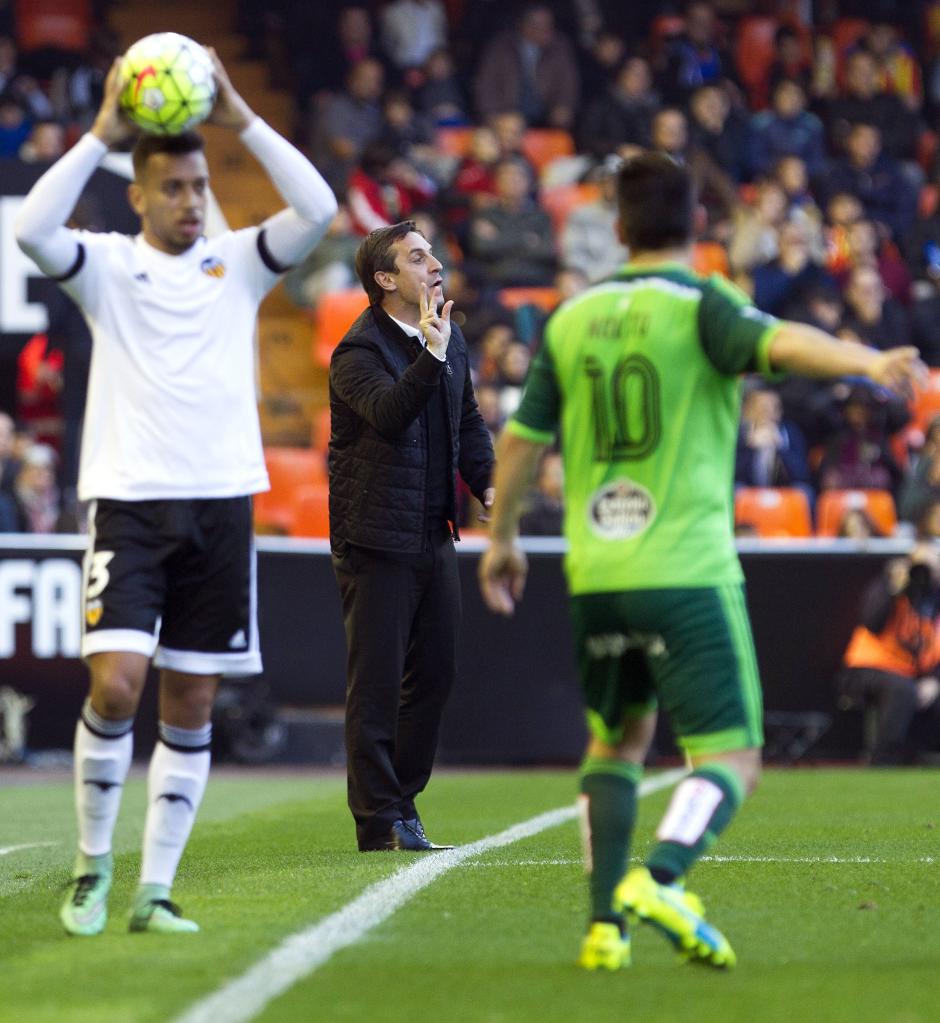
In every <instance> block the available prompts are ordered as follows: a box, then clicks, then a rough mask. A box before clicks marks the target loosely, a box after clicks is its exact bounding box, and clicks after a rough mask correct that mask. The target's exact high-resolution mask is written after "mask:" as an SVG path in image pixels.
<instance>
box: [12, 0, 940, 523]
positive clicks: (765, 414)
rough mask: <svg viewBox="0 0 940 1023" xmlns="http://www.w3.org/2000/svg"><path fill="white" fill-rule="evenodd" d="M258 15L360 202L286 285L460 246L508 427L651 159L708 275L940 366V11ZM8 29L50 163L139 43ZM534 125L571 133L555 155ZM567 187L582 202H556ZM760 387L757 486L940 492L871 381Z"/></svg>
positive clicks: (764, 6) (731, 5) (258, 37)
mask: <svg viewBox="0 0 940 1023" xmlns="http://www.w3.org/2000/svg"><path fill="white" fill-rule="evenodd" d="M237 11H238V26H237V27H238V29H239V31H240V32H241V33H242V35H243V36H244V40H245V56H246V57H248V58H254V59H258V60H264V61H266V62H267V64H268V67H269V76H270V80H271V83H272V85H274V86H275V87H279V88H282V89H285V90H289V93H290V95H291V97H292V99H291V100H290V102H291V103H292V105H293V110H294V134H295V139H296V141H297V142H298V144H300V145H302V146H303V147H304V148H306V149H307V151H308V152H309V153H310V154H311V156H312V157H313V159H314V160H315V161H316V163H317V165H318V166H319V167H320V168H321V169H322V170H323V172H324V173H325V174H326V176H327V177H328V180H329V181H330V183H331V184H332V186H333V188H334V189H335V191H336V192H337V195H338V196H339V197H340V199H341V201H342V208H341V211H340V214H339V216H338V217H337V220H336V222H335V224H334V225H333V228H332V229H331V231H330V233H329V235H328V236H327V238H326V239H325V241H324V243H323V244H322V245H321V246H320V247H319V248H318V249H317V251H316V252H315V253H314V254H312V256H311V257H310V258H309V259H308V261H307V262H306V263H305V264H304V265H303V266H302V267H299V268H297V269H296V270H295V271H294V272H293V273H292V274H291V275H290V277H289V278H288V291H289V294H290V295H291V297H292V298H293V299H294V301H295V302H297V304H298V305H301V306H307V307H315V306H316V304H317V302H318V301H319V300H320V299H321V297H322V295H323V294H324V293H325V292H327V291H331V290H336V289H338V288H346V287H350V286H354V284H355V279H354V274H353V269H352V261H353V255H354V252H355V248H356V245H357V243H358V240H359V239H360V238H361V237H362V236H364V235H365V234H366V233H368V231H370V230H372V229H373V228H375V227H377V226H381V225H383V224H387V223H393V222H395V221H398V220H401V219H409V218H411V219H415V220H417V221H418V223H419V224H420V226H421V229H422V230H423V231H424V232H425V233H426V234H427V236H428V237H429V239H431V240H432V242H433V244H434V246H435V249H436V251H438V252H439V253H442V254H446V257H445V263H446V265H447V268H448V278H447V285H446V291H447V293H448V297H451V298H454V299H455V302H456V305H455V315H456V316H457V318H458V320H459V322H460V323H461V327H462V329H463V331H464V333H465V335H466V336H467V339H468V342H469V344H470V346H471V349H472V352H473V358H474V369H475V373H476V385H477V394H478V400H479V403H480V406H481V409H482V410H483V413H484V416H485V418H486V421H487V423H488V425H489V426H490V428H491V429H492V430H493V431H494V433H495V432H497V431H498V430H499V429H500V428H501V426H502V424H503V423H504V422H505V420H506V418H507V416H509V415H510V414H511V413H512V411H513V409H514V408H515V406H516V404H517V403H518V400H519V396H520V393H521V386H522V382H523V379H524V376H525V371H526V368H527V366H528V363H529V360H530V358H531V356H532V354H533V352H534V351H535V350H536V349H537V346H538V344H539V343H540V339H541V331H542V328H543V325H544V323H545V320H546V318H547V315H548V312H549V310H550V308H551V306H552V303H553V302H557V301H558V300H560V299H563V298H565V297H570V296H571V295H574V294H577V293H578V292H579V291H580V290H582V289H583V288H584V287H586V286H588V285H589V284H591V283H593V282H595V281H598V280H600V279H603V278H604V277H606V276H608V275H610V274H611V273H613V272H614V271H615V270H616V268H617V267H618V266H619V265H620V264H621V263H622V262H623V260H624V259H625V258H626V256H627V253H626V251H625V249H624V248H623V246H622V245H621V244H620V242H619V241H618V239H617V236H616V231H615V220H616V211H615V198H614V191H613V184H614V175H615V173H616V169H617V166H618V165H619V162H620V161H621V160H622V159H624V158H625V157H628V156H629V155H630V154H631V153H634V152H636V151H638V150H639V149H641V148H653V149H658V150H660V151H662V152H666V153H668V154H669V155H670V156H671V157H672V158H673V159H675V160H677V161H679V162H681V163H683V164H685V165H687V166H688V167H689V169H690V170H691V172H692V174H693V175H694V177H695V179H696V181H697V183H698V186H699V193H700V197H701V206H702V215H701V218H700V238H699V246H698V251H697V254H696V265H697V267H698V268H700V269H707V270H711V269H718V270H719V271H720V272H724V273H726V274H727V275H728V276H729V277H730V278H731V279H732V280H733V281H735V283H737V284H738V285H739V286H740V287H741V288H742V289H744V290H745V291H746V292H747V293H748V294H750V295H751V296H752V297H753V299H754V302H755V304H756V305H757V306H758V307H760V308H761V309H763V310H765V311H767V312H770V313H773V314H777V315H780V316H785V317H789V318H794V319H798V320H803V321H807V322H811V323H815V324H817V325H819V326H821V327H824V328H825V329H826V330H829V331H830V332H833V333H835V334H837V335H839V336H842V337H845V338H857V339H860V340H862V341H864V342H865V343H867V344H871V345H874V346H876V347H889V346H893V345H896V344H901V343H906V342H911V343H913V344H915V345H917V346H918V348H919V349H920V351H921V353H922V355H923V357H924V359H925V361H926V362H927V363H928V365H930V366H933V367H940V290H938V289H940V211H938V204H937V197H938V186H940V164H938V160H937V154H936V150H937V134H936V129H937V127H938V125H940V0H924V2H919V3H905V2H900V0H897V2H891V0H872V2H867V3H864V4H862V3H853V2H852V0H815V2H810V0H765V2H762V3H743V2H737V0H714V2H709V0H691V2H688V3H684V4H682V3H669V2H662V3H659V4H641V5H630V4H619V3H614V2H612V0H577V2H576V0H544V2H539V0H535V2H528V3H522V4H513V3H498V2H496V0H447V2H445V0H384V2H380V0H374V2H360V3H342V2H324V3H317V4H311V3H306V2H299V0H274V2H269V0H265V2H264V3H262V2H261V0H240V2H239V3H238V5H237ZM104 23H106V22H105V21H103V22H102V24H104ZM4 31H6V32H7V33H8V34H7V35H0V155H4V156H19V158H20V159H23V160H35V161H48V160H52V159H54V158H55V157H56V156H57V155H59V153H60V152H61V151H62V149H63V147H65V146H67V145H68V144H69V143H70V142H71V141H73V140H74V139H75V138H76V137H77V135H78V134H79V133H80V132H81V131H82V130H83V129H84V128H85V127H87V126H88V124H89V122H90V118H91V117H92V115H93V113H94V111H95V110H96V108H97V105H98V102H99V100H100V95H101V85H102V81H103V76H104V73H105V71H106V69H107V67H108V65H109V63H110V60H111V58H112V56H113V55H114V53H115V52H116V51H117V49H118V45H117V39H116V37H115V36H114V34H113V33H111V32H109V31H108V30H107V29H106V28H100V29H98V30H96V31H95V32H93V33H92V34H91V36H90V38H89V44H88V47H87V49H86V51H85V52H84V53H81V54H78V53H71V52H64V51H63V52H52V53H50V52H48V48H47V49H45V50H42V51H40V52H38V53H20V52H18V49H17V43H16V41H15V40H16V26H15V25H12V24H10V25H4V24H3V23H2V22H0V33H2V32H4ZM285 102H288V100H286V99H285ZM533 130H536V131H542V132H544V131H545V130H550V131H555V132H561V133H563V138H564V139H566V140H568V145H567V146H561V148H560V149H559V152H560V153H561V155H559V156H557V158H555V159H551V160H546V159H543V158H541V157H539V155H538V154H537V153H535V151H534V150H533V148H532V146H531V145H530V144H529V142H530V140H531V138H532V132H533ZM556 137H557V136H556ZM563 195H571V196H576V199H572V200H570V201H568V202H567V203H566V204H565V205H563V206H562V207H560V206H559V205H558V202H559V197H560V196H563ZM507 289H508V290H507ZM48 363H49V358H48V357H45V358H44V359H40V360H39V366H40V368H41V370H42V372H46V371H48V372H50V373H51V372H53V370H54V367H53V368H52V369H48V370H43V369H42V367H43V366H46V364H48ZM42 372H40V375H42ZM750 388H751V389H752V393H750V394H749V395H748V396H747V398H746V401H745V406H744V415H743V417H742V429H741V437H740V443H739V451H738V460H737V466H736V483H737V484H738V485H750V486H757V485H761V486H784V485H785V486H794V487H797V488H799V489H802V490H803V491H804V492H805V493H806V495H807V497H808V499H809V502H810V505H811V507H812V506H813V505H814V503H815V501H816V499H817V496H818V494H819V492H820V491H822V490H825V489H829V488H833V487H840V488H841V487H861V488H883V489H887V490H889V491H890V492H891V493H892V495H893V497H894V498H895V500H896V501H897V503H898V507H899V510H900V513H901V515H902V517H904V518H906V519H907V520H909V521H911V522H917V521H920V520H921V518H922V517H923V514H924V510H925V502H926V501H927V499H928V498H927V496H925V494H926V492H927V491H929V492H930V494H931V495H933V492H934V490H936V491H937V492H938V493H940V484H936V480H935V477H936V476H937V470H936V469H934V468H933V463H934V459H933V446H934V442H933V441H932V440H931V439H930V437H931V436H932V434H931V433H930V432H929V431H927V439H926V440H925V439H924V430H923V427H924V426H926V424H925V423H920V424H915V425H918V426H919V427H920V432H918V430H917V429H912V421H911V411H910V409H909V408H908V407H907V405H906V403H905V402H904V401H900V400H898V399H896V398H895V397H893V396H891V395H887V394H884V393H880V392H877V391H873V390H871V389H870V388H867V387H865V386H863V385H861V384H859V383H857V382H854V381H844V382H841V383H839V384H838V385H836V386H833V387H830V386H825V385H814V384H811V383H805V382H782V383H772V384H770V385H765V384H760V383H757V382H754V383H753V384H751V385H750ZM21 404H22V403H21ZM53 405H54V402H53ZM19 425H22V426H24V427H25V426H26V424H25V423H21V424H19ZM29 435H30V436H32V437H34V439H36V440H42V441H43V442H44V443H46V444H48V445H51V447H52V449H53V450H54V449H55V447H56V445H57V443H58V442H57V440H56V438H55V437H52V438H49V437H40V434H39V433H38V432H37V430H36V429H35V428H34V427H32V428H30V429H29ZM558 471H560V470H559V468H558V467H557V466H556V465H554V463H553V464H552V466H549V467H548V468H546V469H545V471H544V472H543V474H542V476H541V477H540V480H541V483H540V488H541V492H540V494H538V495H536V496H535V497H534V499H533V507H534V508H536V509H538V510H539V514H536V515H534V516H533V520H534V521H535V520H537V521H539V522H554V521H555V520H556V519H557V516H553V515H550V514H542V512H544V510H545V508H554V507H555V504H554V503H553V502H555V500H556V497H557V495H556V493H555V488H556V484H557V475H558ZM918 481H919V482H918ZM556 510H557V509H556ZM468 514H469V513H468ZM855 518H858V516H855ZM857 527H858V523H855V524H854V525H852V524H849V526H848V527H847V528H852V529H854V528H857ZM551 528H552V529H554V528H556V527H555V526H552V527H551Z"/></svg>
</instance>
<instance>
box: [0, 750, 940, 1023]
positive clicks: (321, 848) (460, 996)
mask: <svg viewBox="0 0 940 1023" xmlns="http://www.w3.org/2000/svg"><path fill="white" fill-rule="evenodd" d="M575 789H576V778H575V775H574V773H573V772H505V773H486V774H444V773H440V774H438V775H436V776H435V779H434V781H433V783H432V786H431V788H430V790H429V791H428V793H427V794H426V795H425V796H424V797H423V799H422V816H423V817H424V819H425V822H426V824H427V826H428V830H429V832H430V834H431V836H432V837H433V838H438V839H439V840H448V841H456V842H460V843H463V842H470V841H473V840H475V839H478V838H482V837H483V836H486V835H489V834H492V833H494V832H497V831H500V830H502V829H504V828H506V827H508V826H510V825H512V824H514V823H516V822H518V821H521V820H524V819H526V818H529V817H532V816H534V815H535V814H538V813H540V812H543V811H546V810H551V809H554V808H556V807H559V806H564V805H566V804H569V803H570V802H571V801H572V799H573V796H574V793H575ZM344 796H345V783H344V781H343V779H341V778H338V777H336V776H333V777H330V778H326V779H323V778H317V777H312V776H311V777H310V778H290V779H284V778H280V777H275V776H272V777H266V778H263V779H259V778H258V777H257V775H252V776H246V777H245V778H244V779H240V778H237V777H231V776H228V777H224V778H215V779H212V780H211V781H210V785H209V791H208V793H207V796H206V800H205V803H204V804H203V809H202V812H201V814H200V819H199V821H198V822H197V825H196V830H195V832H194V835H193V838H192V841H191V842H190V846H189V849H188V850H187V853H186V855H185V857H184V859H183V864H182V867H181V871H180V876H179V879H178V882H177V885H176V888H175V889H174V897H175V898H176V899H177V900H178V901H179V902H180V903H181V904H182V905H183V906H184V908H185V910H186V912H187V915H191V916H192V917H193V918H194V919H196V920H197V921H199V923H200V924H201V926H202V928H203V930H202V933H201V934H199V935H195V936H181V937H176V938H165V937H162V936H156V935H129V934H128V933H127V932H126V929H125V928H126V914H127V911H128V908H129V903H130V896H131V893H132V891H133V887H134V884H135V881H136V872H137V868H138V864H139V853H138V850H137V846H138V842H139V832H140V828H141V824H142V819H143V807H144V791H143V782H142V781H132V782H131V783H130V784H129V785H128V788H127V792H126V793H125V799H124V806H123V807H122V813H121V823H120V825H119V829H118V833H117V835H116V842H115V845H116V852H117V853H118V854H119V855H118V856H117V864H116V873H115V886H114V891H113V895H112V900H111V912H112V916H111V920H110V921H109V924H108V928H107V930H106V932H105V934H103V935H102V936H100V937H99V938H91V939H76V938H67V937H66V936H65V935H64V934H63V933H62V932H61V930H60V927H59V923H58V919H57V915H56V914H57V909H58V904H59V901H60V899H61V897H62V892H61V885H62V884H64V882H65V881H66V879H67V876H68V867H69V865H70V861H71V857H72V847H73V843H74V825H73V822H72V810H71V800H72V795H71V786H70V785H69V784H68V783H66V782H61V783H53V784H26V785H22V786H20V785H14V786H12V787H7V788H5V789H2V790H0V1021H2V1023H52V1021H55V1023H92V1021H94V1023H144V1021H147V1023H151V1021H153V1023H157V1021H159V1023H170V1021H171V1020H173V1019H175V1018H176V1017H177V1016H178V1015H180V1014H181V1013H182V1012H184V1011H185V1010H186V1009H187V1007H188V1006H190V1005H191V1004H193V1003H194V1002H197V1001H198V1000H199V999H201V998H203V997H205V996H206V995H208V994H210V993H211V992H213V991H215V990H216V989H218V988H219V987H220V986H221V985H223V984H224V983H225V982H226V981H227V980H229V979H231V978H234V977H237V976H239V975H240V974H242V973H243V972H244V971H245V970H247V969H248V968H249V967H250V966H251V965H253V964H254V963H255V962H256V961H258V960H259V959H261V958H262V957H263V956H264V955H265V954H266V953H267V952H269V951H270V950H271V949H272V948H274V947H275V946H276V945H277V944H278V943H279V942H280V941H281V940H283V939H284V938H286V937H287V936H289V935H290V934H293V933H295V932H297V931H299V930H303V929H304V928H306V927H309V926H310V925H311V924H314V923H315V922H316V921H317V920H319V919H322V918H323V917H325V916H327V915H328V914H330V913H333V912H336V911H337V910H339V909H341V908H342V907H343V906H345V905H346V904H347V903H349V902H350V901H351V900H353V899H354V898H356V897H357V896H358V895H359V894H360V893H361V892H362V891H363V890H364V889H365V888H366V887H368V886H369V885H370V884H372V883H373V882H376V881H379V880H381V879H382V878H385V877H388V876H390V875H392V874H393V873H394V872H396V871H397V870H400V869H401V868H402V866H403V865H405V864H411V863H413V862H414V861H415V857H413V856H405V855H399V854H371V855H368V856H364V855H361V854H359V853H357V852H355V851H354V841H353V829H352V824H351V821H350V819H349V817H348V813H347V811H346V808H345V802H344ZM667 798H668V793H666V792H663V793H657V794H655V795H651V796H649V797H648V798H646V799H644V800H643V801H642V802H641V809H640V827H639V833H638V838H637V842H636V847H635V849H634V853H635V854H636V855H640V856H641V855H642V854H643V852H644V850H645V849H646V848H647V847H648V845H649V842H650V841H651V832H652V829H653V827H654V826H655V823H656V821H657V819H658V816H659V815H660V814H661V812H662V810H663V807H664V805H665V802H666V800H667ZM33 843H50V844H48V845H33ZM19 845H30V846H31V847H30V848H24V849H16V850H12V851H9V850H10V847H12V846H19ZM938 847H940V797H938V795H937V775H936V773H935V772H929V771H891V772H886V771H885V772H863V771H858V770H850V771H837V770H819V771H809V770H807V771H803V770H797V771H773V772H769V773H768V775H767V777H766V778H765V781H764V783H763V785H762V787H761V789H760V790H759V792H758V793H757V795H756V796H755V797H754V798H753V799H752V800H751V801H750V802H749V803H748V804H747V806H746V807H745V808H744V810H743V811H742V812H741V814H740V815H739V817H738V819H737V821H736V822H735V823H734V825H733V826H732V828H731V830H730V831H729V833H728V834H727V835H726V836H725V837H724V838H723V840H722V841H721V842H720V843H719V844H718V845H717V846H716V847H715V849H714V850H713V854H714V856H713V858H711V859H709V860H707V861H705V862H702V863H701V864H699V865H698V867H697V868H696V869H695V871H694V872H693V874H692V877H691V879H690V887H692V888H693V889H694V890H695V891H697V892H699V893H700V894H701V895H702V896H703V898H704V899H705V902H706V907H707V909H708V915H709V918H710V919H712V920H713V921H714V923H715V924H716V925H717V926H718V927H720V928H721V929H722V930H723V931H724V932H725V933H726V934H727V935H728V937H729V938H730V940H731V943H732V944H733V945H734V947H735V949H736V951H737V953H738V960H739V965H738V968H737V969H736V970H735V971H734V972H732V973H730V974H721V973H715V972H712V971H709V970H707V969H704V968H697V967H690V966H681V965H678V964H677V963H676V961H675V959H674V957H673V954H672V952H671V951H670V949H669V947H668V946H667V944H666V943H665V942H664V941H663V940H662V938H660V937H659V936H658V935H657V934H656V933H654V932H653V931H651V930H647V929H642V930H640V931H639V932H637V933H636V934H635V936H634V965H633V967H632V968H631V969H629V970H625V971H622V972H620V973H618V974H603V975H595V974H587V973H584V972H583V971H580V970H578V969H577V968H576V967H575V966H574V957H575V955H576V954H577V948H578V944H579V941H580V938H581V935H582V933H583V928H584V921H585V912H586V892H585V884H584V877H583V872H582V868H581V865H580V850H579V839H578V835H577V829H576V825H575V824H574V823H566V824H563V825H561V826H558V827H555V828H552V829H550V830H547V831H544V832H542V833H540V834H538V835H536V836H534V837H532V838H528V839H526V840H524V841H520V842H518V843H516V844H513V845H509V846H506V847H504V848H501V849H497V850H493V851H492V852H490V853H486V854H484V855H482V856H479V857H477V858H474V859H470V860H468V861H466V862H465V863H463V864H462V865H460V866H457V867H455V868H454V869H453V870H451V871H449V872H448V873H446V874H444V875H443V876H442V877H440V878H439V879H438V880H436V881H434V882H433V883H432V884H430V885H429V886H428V887H427V888H425V889H423V890H421V891H419V892H418V893H417V894H416V895H415V897H414V898H413V899H411V900H410V901H409V902H407V903H406V904H405V905H404V906H403V907H402V908H400V909H399V910H398V911H397V912H395V913H394V914H393V915H392V916H391V917H390V918H389V919H388V920H386V921H385V922H384V923H382V924H380V925H379V926H377V927H376V928H375V929H373V930H371V931H369V932H368V933H367V934H366V935H365V936H364V937H363V938H362V939H361V940H359V941H357V942H355V943H354V944H353V945H351V946H350V947H348V948H345V949H342V950H341V951H339V952H337V953H336V954H335V955H334V956H332V958H330V959H328V960H327V961H326V962H325V963H324V964H323V965H322V966H320V967H319V968H318V969H317V970H315V971H314V972H313V973H312V974H310V975H309V976H308V977H307V978H306V979H304V980H302V981H301V982H300V983H298V984H296V985H295V986H294V987H292V988H291V989H290V990H289V991H288V992H287V993H286V994H284V995H282V996H281V997H279V998H277V999H276V1000H274V1001H273V1002H272V1003H271V1004H270V1005H269V1006H268V1007H267V1009H265V1010H264V1011H263V1012H261V1013H260V1015H258V1016H257V1017H256V1018H257V1019H258V1020H261V1021H263V1023H295V1021H298V1023H299V1021H305V1023H306V1021H309V1020H329V1021H342V1020H356V1021H357V1023H362V1021H369V1020H376V1021H381V1023H386V1021H393V1023H394V1021H399V1020H400V1021H408V1023H411V1021H413V1020H414V1019H415V1018H416V1017H418V1018H425V1019H440V1020H447V1021H468V1023H471V1021H472V1023H476V1021H480V1023H497V1021H500V1023H501V1021H506V1023H530V1021H531V1023H543V1021H552V1023H554V1021H558V1023H570V1021H581V1020H585V1021H602V1020H614V1019H618V1020H619V1019H623V1020H632V1021H637V1023H673V1021H675V1023H685V1021H689V1023H693V1021H694V1023H739V1021H740V1023H745V1021H746V1023H777V1021H780V1023H783V1021H786V1023H934V1021H936V1020H937V1019H940V848H938ZM218 1023H229V1021H228V1020H226V1019H223V1018H221V1017H219V1018H218Z"/></svg>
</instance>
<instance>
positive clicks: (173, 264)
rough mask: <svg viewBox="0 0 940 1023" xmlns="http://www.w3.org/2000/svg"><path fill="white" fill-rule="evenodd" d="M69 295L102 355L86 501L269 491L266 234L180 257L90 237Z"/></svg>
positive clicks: (90, 417) (93, 378) (88, 424)
mask: <svg viewBox="0 0 940 1023" xmlns="http://www.w3.org/2000/svg"><path fill="white" fill-rule="evenodd" d="M77 238H78V240H79V241H80V242H81V244H82V246H83V258H82V259H81V265H80V266H79V268H78V270H77V272H76V273H74V274H73V275H72V276H71V277H69V278H68V279H67V280H65V281H64V282H63V284H62V287H63V288H64V290H65V291H66V292H68V294H69V295H71V296H72V298H74V299H75V301H76V302H77V303H78V304H79V306H81V308H82V310H83V311H84V312H85V314H86V317H87V319H88V323H89V326H90V327H91V332H92V337H93V340H94V346H93V350H92V360H91V373H90V377H89V382H88V401H87V405H86V411H85V424H84V433H83V436H82V451H81V462H80V467H79V480H78V494H79V497H80V498H81V499H82V500H91V499H93V498H101V497H106V498H116V499H120V500H128V501H136V500H153V499H166V498H214V497H234V496H238V495H241V494H253V493H257V492H258V491H260V490H266V489H267V487H268V476H267V472H266V470H265V464H264V454H263V449H262V442H261V431H260V427H259V423H258V411H257V406H256V400H255V388H254V353H253V340H254V329H255V321H256V317H257V312H258V305H259V304H260V302H261V300H262V299H263V298H264V296H265V294H266V293H267V292H268V291H269V290H270V289H271V288H272V287H273V286H274V284H275V283H276V282H277V279H278V275H277V273H276V272H275V271H274V270H272V269H270V268H269V267H268V266H266V265H265V262H264V260H263V259H262V255H261V252H260V251H259V247H258V229H256V228H248V229H245V230H242V231H228V232H226V233H224V234H222V235H219V236H218V237H216V238H212V239H205V238H202V239H200V240H199V241H198V242H197V243H196V244H195V245H193V246H192V248H190V249H189V250H188V251H186V252H184V253H183V254H181V255H178V256H172V255H167V254H166V253H163V252H160V251H158V250H157V249H155V248H153V247H152V246H151V245H149V244H148V243H147V242H146V241H144V238H143V236H142V235H137V236H136V237H129V236H127V235H121V234H93V233H89V232H84V231H83V232H79V233H78V234H77Z"/></svg>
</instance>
